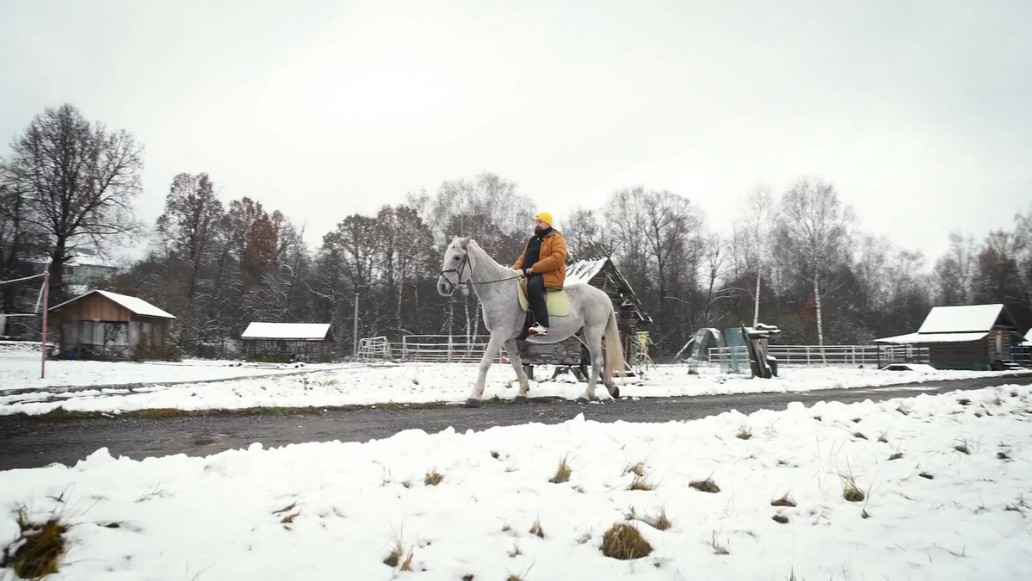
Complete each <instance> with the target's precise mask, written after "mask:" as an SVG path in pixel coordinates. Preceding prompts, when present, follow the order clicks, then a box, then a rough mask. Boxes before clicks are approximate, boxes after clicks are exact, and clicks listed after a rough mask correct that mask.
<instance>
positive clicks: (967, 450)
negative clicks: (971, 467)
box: [953, 440, 971, 454]
mask: <svg viewBox="0 0 1032 581" xmlns="http://www.w3.org/2000/svg"><path fill="white" fill-rule="evenodd" d="M953 449H954V450H956V451H958V452H963V453H964V454H971V447H970V446H968V443H967V440H961V441H960V443H959V444H957V445H956V446H954V447H953Z"/></svg>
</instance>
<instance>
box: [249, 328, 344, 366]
mask: <svg viewBox="0 0 1032 581" xmlns="http://www.w3.org/2000/svg"><path fill="white" fill-rule="evenodd" d="M240 338H241V339H243V340H244V353H245V356H246V357H247V359H249V360H257V361H270V362H278V363H287V362H290V361H329V360H330V359H332V356H333V334H332V333H331V332H330V324H329V323H257V322H255V323H251V324H250V325H248V326H247V329H245V330H244V332H243V334H242V335H241V336H240Z"/></svg>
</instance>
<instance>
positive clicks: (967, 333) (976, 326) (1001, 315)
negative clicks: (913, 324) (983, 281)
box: [874, 304, 1014, 345]
mask: <svg viewBox="0 0 1032 581" xmlns="http://www.w3.org/2000/svg"><path fill="white" fill-rule="evenodd" d="M1001 319H1003V320H1002V321H1001ZM997 322H1001V323H1003V324H1010V325H1012V326H1013V325H1014V321H1013V319H1011V318H1010V315H1008V314H1007V310H1006V309H1004V308H1003V305H1001V304H996V305H968V306H963V307H933V308H932V310H931V311H929V313H928V316H927V317H925V320H924V323H921V328H920V329H918V330H917V332H916V333H910V334H909V335H898V336H896V337H885V338H883V339H875V340H874V342H875V343H893V344H898V345H907V344H915V343H964V342H967V341H979V340H981V339H983V338H985V336H986V335H988V334H989V331H992V330H993V327H995V326H996V324H997Z"/></svg>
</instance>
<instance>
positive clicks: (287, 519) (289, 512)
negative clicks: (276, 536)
mask: <svg viewBox="0 0 1032 581" xmlns="http://www.w3.org/2000/svg"><path fill="white" fill-rule="evenodd" d="M272 514H273V515H276V516H280V524H283V525H289V524H291V523H293V522H294V519H295V518H297V515H299V514H301V507H299V506H298V505H297V502H292V503H290V504H288V505H287V506H285V507H283V508H281V509H279V510H274V511H272ZM285 528H290V527H285Z"/></svg>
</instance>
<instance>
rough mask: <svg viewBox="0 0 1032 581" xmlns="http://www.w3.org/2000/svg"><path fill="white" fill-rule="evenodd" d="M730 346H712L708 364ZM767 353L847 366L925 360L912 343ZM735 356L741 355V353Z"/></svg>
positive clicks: (923, 350)
mask: <svg viewBox="0 0 1032 581" xmlns="http://www.w3.org/2000/svg"><path fill="white" fill-rule="evenodd" d="M734 349H745V347H715V348H713V349H710V350H709V352H708V353H707V359H708V361H709V362H710V363H721V362H722V361H726V360H727V359H728V358H729V357H730V356H731V354H732V350H734ZM767 354H768V355H771V356H773V357H776V358H777V360H778V365H779V366H784V365H850V366H860V365H863V366H865V367H866V366H872V367H880V366H883V365H888V364H889V363H928V348H927V347H915V346H913V345H883V346H879V345H823V346H822V345H770V346H768V348H767ZM735 355H736V356H739V357H745V355H743V354H741V353H735Z"/></svg>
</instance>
